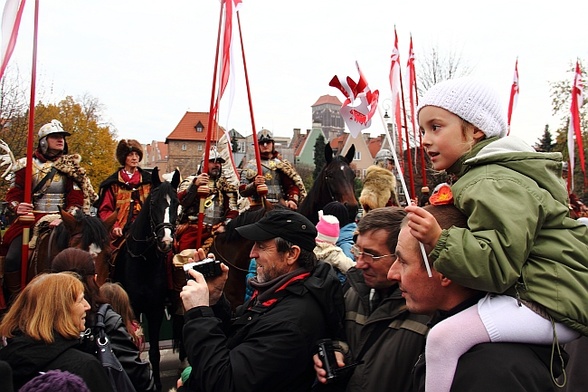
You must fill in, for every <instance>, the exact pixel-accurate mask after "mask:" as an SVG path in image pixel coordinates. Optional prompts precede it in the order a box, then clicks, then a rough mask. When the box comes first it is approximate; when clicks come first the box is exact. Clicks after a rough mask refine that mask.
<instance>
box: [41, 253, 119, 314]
mask: <svg viewBox="0 0 588 392" xmlns="http://www.w3.org/2000/svg"><path fill="white" fill-rule="evenodd" d="M64 271H71V272H75V273H76V274H78V275H79V276H80V279H81V281H82V283H83V284H84V293H85V295H86V300H87V301H88V303H89V304H90V307H91V308H90V311H89V312H88V313H89V314H88V315H89V317H90V319H91V320H90V321H93V318H94V315H95V313H96V312H97V311H98V307H99V306H100V304H104V303H107V302H108V301H106V300H105V299H104V298H103V297H102V295H101V294H100V287H99V286H98V283H96V279H95V276H96V268H95V266H94V257H92V254H91V253H90V252H86V251H85V250H81V249H77V248H67V249H64V250H62V251H61V252H59V253H58V254H57V256H55V258H54V259H53V262H52V263H51V272H64ZM90 325H92V324H90Z"/></svg>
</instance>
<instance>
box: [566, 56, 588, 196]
mask: <svg viewBox="0 0 588 392" xmlns="http://www.w3.org/2000/svg"><path fill="white" fill-rule="evenodd" d="M583 88H584V85H583V84H582V70H581V69H580V63H579V62H578V61H576V72H575V74H574V85H573V86H572V104H571V107H570V126H569V130H568V154H569V157H570V162H569V168H568V178H569V180H568V181H569V184H570V192H572V191H573V190H574V181H573V175H574V163H575V159H576V155H575V146H574V137H575V138H576V144H577V145H578V157H579V158H580V165H581V168H582V172H583V173H584V181H586V165H585V162H584V146H583V143H582V130H581V129H580V107H582V104H583V98H582V90H583Z"/></svg>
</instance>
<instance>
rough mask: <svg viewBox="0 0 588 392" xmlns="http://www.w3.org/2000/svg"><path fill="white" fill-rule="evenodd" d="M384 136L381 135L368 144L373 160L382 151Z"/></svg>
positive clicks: (370, 140) (371, 139)
mask: <svg viewBox="0 0 588 392" xmlns="http://www.w3.org/2000/svg"><path fill="white" fill-rule="evenodd" d="M384 137H385V136H384V135H380V136H377V137H373V138H370V139H369V140H368V142H367V146H368V149H369V150H370V154H372V158H375V157H376V154H377V153H378V151H380V150H381V149H382V143H383V141H384Z"/></svg>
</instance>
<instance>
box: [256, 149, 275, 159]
mask: <svg viewBox="0 0 588 392" xmlns="http://www.w3.org/2000/svg"><path fill="white" fill-rule="evenodd" d="M259 155H260V156H261V158H263V159H270V158H271V157H272V155H273V151H269V152H260V153H259Z"/></svg>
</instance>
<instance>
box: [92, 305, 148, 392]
mask: <svg viewBox="0 0 588 392" xmlns="http://www.w3.org/2000/svg"><path fill="white" fill-rule="evenodd" d="M95 319H96V318H95V315H94V314H93V315H92V316H91V317H88V318H87V319H86V325H87V326H88V328H89V329H90V330H91V331H92V333H91V335H88V336H86V339H84V342H83V350H84V351H86V352H87V353H90V354H93V355H95V353H96V344H95V342H94V336H95V335H96V332H95V327H94V322H95ZM104 325H105V328H104V330H105V332H106V335H107V336H108V338H109V339H110V345H111V347H112V351H113V352H114V355H116V357H117V358H118V360H119V362H120V363H121V365H122V366H123V368H124V369H125V371H126V372H127V374H128V376H129V378H130V379H131V382H132V383H133V386H134V387H135V389H136V390H137V392H143V391H145V392H150V391H155V384H154V381H153V376H152V373H151V368H150V366H149V362H143V361H142V360H141V357H140V353H139V349H138V348H137V346H136V345H135V343H133V340H132V338H131V335H130V334H129V332H128V331H127V328H126V326H125V324H124V323H123V320H122V317H121V316H120V315H119V314H118V313H116V312H115V311H114V310H112V308H108V310H107V311H106V314H105V317H104Z"/></svg>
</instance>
